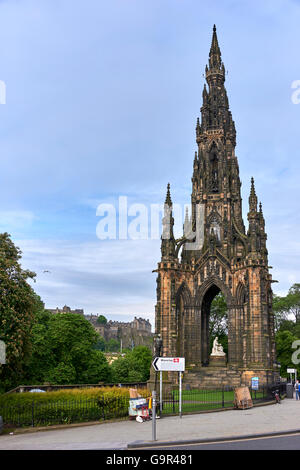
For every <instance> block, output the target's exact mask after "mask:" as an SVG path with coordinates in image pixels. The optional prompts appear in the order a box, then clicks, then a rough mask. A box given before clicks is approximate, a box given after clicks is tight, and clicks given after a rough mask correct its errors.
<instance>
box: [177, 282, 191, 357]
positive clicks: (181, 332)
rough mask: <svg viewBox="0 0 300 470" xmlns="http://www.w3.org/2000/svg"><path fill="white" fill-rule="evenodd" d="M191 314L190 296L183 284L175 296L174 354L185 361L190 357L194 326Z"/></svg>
mask: <svg viewBox="0 0 300 470" xmlns="http://www.w3.org/2000/svg"><path fill="white" fill-rule="evenodd" d="M191 312H192V309H191V294H190V291H189V289H188V287H187V286H186V284H184V283H183V284H182V285H181V287H180V288H179V289H178V291H177V294H176V354H177V355H178V356H180V357H185V358H186V361H189V359H190V357H191V350H190V346H191V341H192V330H193V326H194V325H193V324H192V322H193V319H192V315H191Z"/></svg>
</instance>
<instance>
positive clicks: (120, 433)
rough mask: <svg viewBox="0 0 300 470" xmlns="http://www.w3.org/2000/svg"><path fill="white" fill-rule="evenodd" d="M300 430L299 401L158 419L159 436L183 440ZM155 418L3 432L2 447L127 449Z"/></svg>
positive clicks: (147, 434) (146, 435)
mask: <svg viewBox="0 0 300 470" xmlns="http://www.w3.org/2000/svg"><path fill="white" fill-rule="evenodd" d="M290 430H300V401H297V402H296V400H293V399H285V400H283V402H282V403H281V404H280V405H275V404H272V405H268V406H263V407H257V408H251V409H249V410H229V411H222V412H214V413H205V414H197V415H184V416H183V417H182V419H180V418H179V417H177V416H172V417H166V418H163V419H161V420H158V421H157V439H158V445H159V443H162V442H165V441H175V442H178V441H181V440H195V439H214V438H224V437H232V436H247V435H249V434H259V433H272V432H279V431H280V432H281V431H290ZM151 438H152V422H151V421H150V422H145V423H137V422H136V421H129V420H126V421H122V422H116V423H104V424H97V425H93V426H90V425H89V426H84V427H77V428H68V429H67V428H66V429H60V430H51V431H45V432H41V431H39V432H34V433H27V434H15V435H12V436H10V435H2V436H0V449H7V450H15V449H34V450H47V449H49V450H56V449H125V448H127V445H128V444H129V445H130V443H134V442H135V443H136V442H137V441H139V442H140V443H141V444H142V443H144V442H147V441H148V442H149V441H151Z"/></svg>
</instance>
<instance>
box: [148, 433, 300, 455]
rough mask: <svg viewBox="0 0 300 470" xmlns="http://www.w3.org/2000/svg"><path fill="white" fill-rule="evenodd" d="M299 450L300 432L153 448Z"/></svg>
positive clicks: (169, 449)
mask: <svg viewBox="0 0 300 470" xmlns="http://www.w3.org/2000/svg"><path fill="white" fill-rule="evenodd" d="M160 449H163V450H165V451H174V450H180V451H182V450H211V451H214V450H300V434H293V435H289V436H286V435H282V436H278V437H272V438H266V437H264V438H255V439H242V440H238V441H229V442H222V443H220V442H218V443H216V442H212V443H209V444H194V445H182V446H168V447H156V448H155V449H153V450H160Z"/></svg>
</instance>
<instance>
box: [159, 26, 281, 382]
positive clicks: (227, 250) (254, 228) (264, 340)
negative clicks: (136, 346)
mask: <svg viewBox="0 0 300 470" xmlns="http://www.w3.org/2000/svg"><path fill="white" fill-rule="evenodd" d="M205 72H206V81H207V85H208V86H207V87H206V86H205V88H204V90H203V105H202V107H201V120H200V119H198V120H197V124H196V143H197V147H198V148H197V151H196V152H195V155H194V163H193V175H192V194H191V206H192V211H191V214H190V215H189V214H187V215H186V219H185V227H187V226H188V227H190V226H192V228H193V230H194V231H196V229H197V227H196V214H197V207H201V210H202V211H203V212H202V214H203V217H204V220H203V226H202V228H203V232H204V236H203V244H202V242H201V246H198V245H197V244H194V245H193V244H192V243H191V242H192V241H193V240H187V238H185V234H183V236H182V237H181V238H180V239H179V240H175V238H174V234H173V225H174V219H173V214H172V200H171V194H170V185H168V189H167V196H166V201H165V211H164V218H163V229H164V231H163V234H164V235H165V234H166V233H167V231H168V232H169V236H168V237H167V238H166V237H165V236H164V237H162V242H161V255H162V256H161V261H160V262H159V263H158V268H157V273H158V279H157V308H156V316H157V318H156V327H157V331H156V333H157V334H161V340H162V343H163V349H162V351H163V354H164V355H165V356H170V357H175V356H179V355H182V356H184V357H185V359H186V365H187V366H188V367H189V371H191V370H193V368H195V370H199V368H200V369H201V368H202V367H205V366H208V367H209V366H211V365H214V366H218V367H228V368H230V370H231V371H236V377H241V378H243V380H246V379H247V378H249V377H251V374H253V370H255V375H257V376H258V377H260V379H261V383H264V382H265V381H267V380H269V381H271V380H273V378H274V377H275V375H276V374H275V371H274V370H273V363H274V361H275V359H276V356H275V346H274V344H275V342H274V319H273V314H272V289H271V283H272V278H271V275H270V274H269V271H268V256H267V249H266V238H267V236H266V233H265V221H264V216H263V212H262V206H261V205H260V206H259V207H258V200H257V196H256V192H255V186H254V180H253V178H252V180H251V187H250V196H249V211H248V230H247V232H246V230H245V224H244V221H243V218H242V199H241V181H240V177H239V165H238V160H237V157H236V155H235V146H236V131H235V124H234V121H233V119H232V114H231V112H230V109H229V102H228V97H227V92H226V89H225V87H224V82H225V67H224V64H223V62H222V60H221V51H220V48H219V44H218V39H217V34H216V29H215V28H214V31H213V38H212V44H211V49H210V53H209V64H208V66H207V67H206V71H205ZM179 253H181V255H179ZM219 292H222V293H223V295H224V297H225V300H226V304H227V309H228V311H227V314H228V322H227V323H228V325H227V326H228V354H227V355H225V353H224V351H222V350H221V348H220V346H219V345H218V343H217V340H216V343H215V345H214V348H213V351H212V352H211V351H210V337H209V335H210V329H209V318H210V309H211V303H212V301H213V299H214V297H215V296H216V295H217V294H218V293H219ZM170 377H171V376H170ZM170 380H173V379H171V378H170ZM241 380H242V379H241ZM247 380H248V379H247ZM229 385H230V383H229Z"/></svg>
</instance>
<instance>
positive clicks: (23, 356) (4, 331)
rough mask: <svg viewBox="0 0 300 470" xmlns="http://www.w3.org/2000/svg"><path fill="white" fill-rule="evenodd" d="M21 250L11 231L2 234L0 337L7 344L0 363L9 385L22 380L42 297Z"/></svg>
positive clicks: (2, 379) (0, 382)
mask: <svg viewBox="0 0 300 470" xmlns="http://www.w3.org/2000/svg"><path fill="white" fill-rule="evenodd" d="M20 259H21V251H20V249H19V248H17V247H16V246H15V245H14V243H13V242H12V240H11V239H10V236H9V234H7V233H2V234H0V339H1V340H2V341H4V343H5V344H6V364H5V365H3V366H1V365H0V386H1V388H4V389H8V388H11V387H13V386H16V385H18V382H19V381H20V380H22V377H23V373H24V366H25V364H26V361H27V360H28V358H29V356H30V353H31V328H32V325H33V322H34V317H35V314H36V312H37V311H38V310H39V309H40V308H41V301H40V299H39V297H38V296H37V295H36V294H35V292H34V291H33V289H32V287H31V286H30V285H29V283H28V280H32V279H34V278H35V273H33V272H32V271H29V270H24V269H22V267H21V265H20V262H19V261H20Z"/></svg>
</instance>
